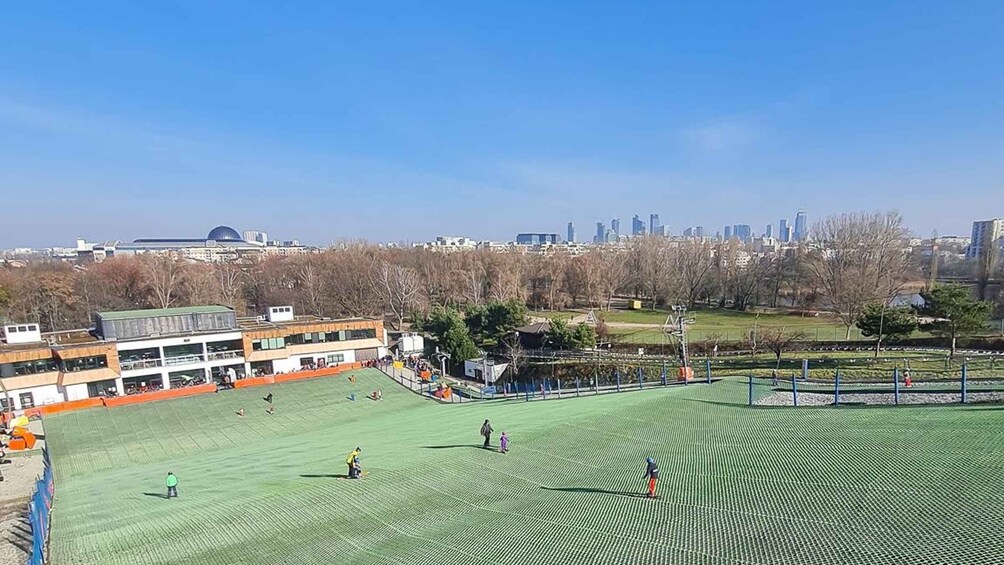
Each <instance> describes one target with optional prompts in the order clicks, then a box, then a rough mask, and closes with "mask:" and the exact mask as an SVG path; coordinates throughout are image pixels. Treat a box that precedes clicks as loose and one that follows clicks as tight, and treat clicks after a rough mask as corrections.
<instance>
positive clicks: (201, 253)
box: [78, 225, 315, 262]
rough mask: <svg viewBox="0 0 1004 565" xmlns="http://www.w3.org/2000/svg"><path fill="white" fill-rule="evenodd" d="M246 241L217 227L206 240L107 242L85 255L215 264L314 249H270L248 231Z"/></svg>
mask: <svg viewBox="0 0 1004 565" xmlns="http://www.w3.org/2000/svg"><path fill="white" fill-rule="evenodd" d="M244 233H245V235H248V238H245V237H243V236H242V235H241V233H240V232H238V231H237V230H235V229H234V228H232V227H230V226H224V225H219V226H216V227H215V228H213V229H212V230H210V231H209V234H208V235H206V237H205V238H191V239H190V238H141V239H136V240H133V241H132V243H125V242H121V241H113V242H106V243H104V244H100V245H93V244H92V245H91V247H90V248H89V249H87V250H86V251H87V252H88V253H89V254H90V256H92V257H101V259H104V258H106V257H111V256H113V255H115V254H116V253H122V254H139V253H166V254H172V255H176V256H180V257H184V258H186V259H190V260H192V261H204V262H217V261H234V260H239V259H241V258H243V257H246V256H249V255H257V254H262V253H266V254H273V255H299V254H302V253H310V252H312V251H313V250H314V249H315V248H312V247H307V246H303V245H300V242H299V241H296V240H291V241H286V242H283V243H282V244H277V245H270V244H269V242H268V235H267V234H266V233H265V232H263V231H247V232H244ZM80 245H82V246H86V242H83V241H81V242H78V246H80Z"/></svg>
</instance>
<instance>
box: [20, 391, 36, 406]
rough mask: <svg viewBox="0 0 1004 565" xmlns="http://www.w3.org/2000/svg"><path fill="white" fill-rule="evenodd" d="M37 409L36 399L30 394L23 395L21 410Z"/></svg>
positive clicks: (23, 393)
mask: <svg viewBox="0 0 1004 565" xmlns="http://www.w3.org/2000/svg"><path fill="white" fill-rule="evenodd" d="M34 407H35V397H34V396H32V394H31V393H30V392H22V393H21V410H27V409H28V408H34Z"/></svg>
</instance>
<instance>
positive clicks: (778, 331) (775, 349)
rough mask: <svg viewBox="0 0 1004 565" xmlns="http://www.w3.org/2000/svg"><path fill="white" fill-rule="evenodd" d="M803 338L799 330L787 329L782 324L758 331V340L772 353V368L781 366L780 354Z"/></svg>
mask: <svg viewBox="0 0 1004 565" xmlns="http://www.w3.org/2000/svg"><path fill="white" fill-rule="evenodd" d="M804 339H805V334H804V333H802V332H801V331H788V330H786V329H785V327H784V326H781V327H776V328H764V329H763V330H762V331H761V332H760V342H761V343H762V344H763V346H764V347H766V348H767V349H768V350H770V351H771V352H772V353H773V354H774V358H775V364H774V369H780V368H781V355H783V354H784V352H785V351H788V350H789V349H791V347H792V345H794V344H795V343H797V342H799V341H802V340H804Z"/></svg>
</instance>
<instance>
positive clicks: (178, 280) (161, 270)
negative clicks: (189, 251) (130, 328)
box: [143, 255, 185, 308]
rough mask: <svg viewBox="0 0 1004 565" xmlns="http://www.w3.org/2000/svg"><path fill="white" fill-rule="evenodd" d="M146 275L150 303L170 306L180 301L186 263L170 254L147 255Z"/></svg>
mask: <svg viewBox="0 0 1004 565" xmlns="http://www.w3.org/2000/svg"><path fill="white" fill-rule="evenodd" d="M145 259H146V261H145V265H144V270H143V272H144V275H146V288H147V291H148V292H149V296H150V298H149V300H150V303H151V304H152V305H153V306H154V307H155V308H170V307H171V306H174V305H175V303H176V302H178V298H179V294H180V292H181V288H182V284H183V282H184V280H185V265H184V263H182V261H181V260H180V259H176V258H174V257H171V256H169V255H151V256H149V257H145Z"/></svg>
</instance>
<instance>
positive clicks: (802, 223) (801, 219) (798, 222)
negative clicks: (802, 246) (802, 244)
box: [795, 210, 809, 241]
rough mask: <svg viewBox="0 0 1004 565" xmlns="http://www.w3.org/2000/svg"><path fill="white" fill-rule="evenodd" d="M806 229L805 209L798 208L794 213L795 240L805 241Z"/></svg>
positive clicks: (807, 232)
mask: <svg viewBox="0 0 1004 565" xmlns="http://www.w3.org/2000/svg"><path fill="white" fill-rule="evenodd" d="M808 230H809V226H808V225H807V220H806V217H805V210H799V211H798V214H795V241H805V239H806V237H808V235H809V231H808Z"/></svg>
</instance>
